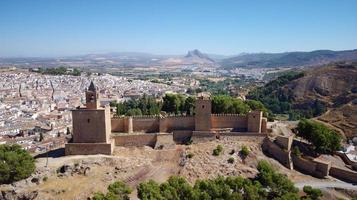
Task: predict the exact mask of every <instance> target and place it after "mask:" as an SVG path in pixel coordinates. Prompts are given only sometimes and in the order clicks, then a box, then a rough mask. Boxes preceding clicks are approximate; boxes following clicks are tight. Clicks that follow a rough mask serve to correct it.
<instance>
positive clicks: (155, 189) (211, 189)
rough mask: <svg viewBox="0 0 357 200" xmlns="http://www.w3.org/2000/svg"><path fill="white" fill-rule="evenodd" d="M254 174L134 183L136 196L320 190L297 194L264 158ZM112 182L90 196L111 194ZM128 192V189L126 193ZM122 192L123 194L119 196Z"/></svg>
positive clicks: (146, 199) (161, 198) (104, 199)
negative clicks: (252, 175)
mask: <svg viewBox="0 0 357 200" xmlns="http://www.w3.org/2000/svg"><path fill="white" fill-rule="evenodd" d="M258 171H259V173H258V175H257V176H256V177H255V178H254V179H245V178H243V177H240V176H236V177H234V176H229V177H226V178H224V177H222V176H219V177H217V178H215V179H206V180H197V181H196V182H195V184H194V185H193V186H192V185H190V184H189V183H188V182H187V181H186V179H185V178H183V177H178V176H172V177H170V178H169V179H168V180H167V181H166V182H164V183H161V184H159V183H157V182H155V181H153V180H149V181H147V182H143V183H140V184H139V185H138V186H137V190H138V194H137V196H138V198H139V199H141V200H153V199H155V200H183V199H189V200H196V199H197V200H201V199H204V200H205V199H207V200H208V199H231V200H233V199H234V200H238V199H242V200H243V199H247V200H251V199H252V200H253V199H262V200H264V199H281V200H283V199H284V200H288V199H289V200H295V199H296V200H299V199H318V198H319V197H320V196H321V191H320V190H318V189H313V188H311V187H306V188H304V191H305V194H306V196H303V197H300V196H299V195H298V191H299V190H298V189H297V188H296V187H295V186H294V184H293V183H292V182H291V181H290V180H289V179H288V178H287V177H286V176H284V175H282V174H279V173H277V172H276V171H275V170H274V169H273V168H272V166H271V165H270V164H269V163H268V162H266V161H260V162H259V164H258ZM114 184H116V185H120V187H119V189H117V190H116V191H118V192H119V194H118V193H115V195H117V198H116V199H127V198H126V197H127V195H128V194H129V193H130V191H131V190H129V189H127V188H126V187H125V186H124V185H123V184H122V183H121V184H117V183H114ZM110 188H113V187H112V185H110V186H109V187H108V193H107V194H106V195H104V194H102V193H96V194H95V196H94V197H93V198H92V199H95V200H108V199H111V196H113V193H114V192H113V190H112V189H110ZM128 192H129V193H128ZM123 196H124V197H125V198H123Z"/></svg>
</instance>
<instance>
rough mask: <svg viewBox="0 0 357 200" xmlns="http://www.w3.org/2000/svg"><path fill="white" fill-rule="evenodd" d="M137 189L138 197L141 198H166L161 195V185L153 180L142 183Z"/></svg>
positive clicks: (143, 199) (148, 199)
mask: <svg viewBox="0 0 357 200" xmlns="http://www.w3.org/2000/svg"><path fill="white" fill-rule="evenodd" d="M137 190H138V198H139V199H141V200H156V199H157V200H164V197H163V196H162V195H161V191H160V185H159V184H158V183H156V182H155V181H153V180H149V181H148V182H143V183H140V184H139V185H138V187H137Z"/></svg>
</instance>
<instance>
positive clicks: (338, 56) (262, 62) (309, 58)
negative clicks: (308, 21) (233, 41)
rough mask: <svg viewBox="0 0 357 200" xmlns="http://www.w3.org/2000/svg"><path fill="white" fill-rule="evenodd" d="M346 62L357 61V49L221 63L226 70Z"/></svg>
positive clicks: (260, 56)
mask: <svg viewBox="0 0 357 200" xmlns="http://www.w3.org/2000/svg"><path fill="white" fill-rule="evenodd" d="M344 60H357V49H354V50H346V51H331V50H317V51H311V52H286V53H252V54H241V55H238V56H234V57H230V58H226V59H223V60H221V61H220V62H219V63H220V64H221V65H222V66H223V67H224V68H235V67H306V66H317V65H323V64H327V63H330V62H337V61H344Z"/></svg>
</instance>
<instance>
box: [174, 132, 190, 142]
mask: <svg viewBox="0 0 357 200" xmlns="http://www.w3.org/2000/svg"><path fill="white" fill-rule="evenodd" d="M191 137H192V131H190V130H175V131H173V139H174V141H175V142H176V143H178V144H184V143H186V142H188V141H189V140H190V138H191Z"/></svg>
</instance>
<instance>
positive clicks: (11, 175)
mask: <svg viewBox="0 0 357 200" xmlns="http://www.w3.org/2000/svg"><path fill="white" fill-rule="evenodd" d="M34 170H35V160H34V159H33V158H32V156H31V155H30V154H29V153H28V152H27V151H25V150H23V149H22V148H21V146H20V145H5V144H4V145H0V184H3V183H11V182H14V181H19V180H21V179H24V178H27V177H29V176H30V175H31V174H32V173H33V172H34Z"/></svg>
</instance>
